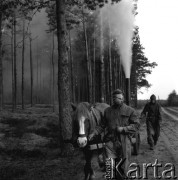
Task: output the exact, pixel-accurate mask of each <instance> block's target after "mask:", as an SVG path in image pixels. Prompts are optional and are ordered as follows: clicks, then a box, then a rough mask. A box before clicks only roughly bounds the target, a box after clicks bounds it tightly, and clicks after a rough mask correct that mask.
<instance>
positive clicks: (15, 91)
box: [13, 12, 17, 109]
mask: <svg viewBox="0 0 178 180" xmlns="http://www.w3.org/2000/svg"><path fill="white" fill-rule="evenodd" d="M13 21H14V22H13V25H14V28H13V29H14V109H16V106H17V50H16V49H17V48H16V12H14V17H13Z"/></svg>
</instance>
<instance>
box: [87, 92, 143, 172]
mask: <svg viewBox="0 0 178 180" xmlns="http://www.w3.org/2000/svg"><path fill="white" fill-rule="evenodd" d="M112 97H113V105H112V106H111V107H108V108H106V109H105V111H104V117H103V118H102V120H101V124H100V125H99V126H96V128H95V130H94V131H93V132H92V133H91V134H90V135H89V137H88V140H89V141H91V140H93V139H94V138H95V137H96V136H97V135H99V134H101V133H102V132H103V131H105V130H106V135H105V138H104V141H105V152H106V158H114V159H121V158H122V159H126V160H125V162H124V165H123V166H124V167H123V171H124V172H125V173H126V172H127V170H128V165H129V164H128V163H129V160H130V157H131V135H133V134H134V133H136V132H137V131H138V130H139V126H140V123H139V119H138V117H137V115H136V112H135V110H134V109H133V108H131V107H129V106H127V105H126V104H125V103H124V95H123V92H122V91H121V90H120V89H117V90H115V91H114V92H113V94H112Z"/></svg>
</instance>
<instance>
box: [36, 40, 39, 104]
mask: <svg viewBox="0 0 178 180" xmlns="http://www.w3.org/2000/svg"><path fill="white" fill-rule="evenodd" d="M36 58H37V61H36V63H37V66H36V67H37V68H36V74H37V75H36V78H37V79H36V103H37V104H38V103H39V62H38V61H39V60H38V42H37V51H36Z"/></svg>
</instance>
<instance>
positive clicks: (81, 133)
mask: <svg viewBox="0 0 178 180" xmlns="http://www.w3.org/2000/svg"><path fill="white" fill-rule="evenodd" d="M72 108H73V112H74V113H73V135H75V137H76V138H77V144H78V146H79V147H81V148H84V147H85V146H86V145H87V141H88V140H87V137H88V135H89V133H91V131H92V130H93V128H94V122H93V120H92V114H91V105H90V104H89V103H88V102H82V103H79V104H78V105H77V106H75V105H74V104H72Z"/></svg>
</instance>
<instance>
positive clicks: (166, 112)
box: [162, 108, 178, 121]
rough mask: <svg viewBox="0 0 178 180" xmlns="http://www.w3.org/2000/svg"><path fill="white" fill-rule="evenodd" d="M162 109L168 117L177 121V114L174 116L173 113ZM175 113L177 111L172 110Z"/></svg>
mask: <svg viewBox="0 0 178 180" xmlns="http://www.w3.org/2000/svg"><path fill="white" fill-rule="evenodd" d="M162 111H163V113H164V114H167V115H168V116H169V117H171V118H172V119H173V120H175V121H178V116H175V115H174V114H171V113H170V112H168V111H167V110H166V109H165V108H162ZM174 112H176V113H177V111H174Z"/></svg>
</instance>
